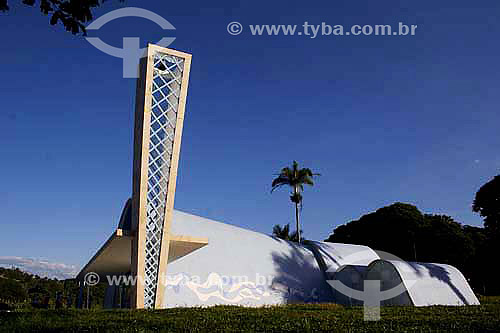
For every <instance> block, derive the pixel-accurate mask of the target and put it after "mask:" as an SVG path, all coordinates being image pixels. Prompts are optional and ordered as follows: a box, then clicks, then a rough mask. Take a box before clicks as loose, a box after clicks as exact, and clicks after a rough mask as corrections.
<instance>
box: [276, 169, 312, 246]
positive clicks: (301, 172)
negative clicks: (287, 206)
mask: <svg viewBox="0 0 500 333" xmlns="http://www.w3.org/2000/svg"><path fill="white" fill-rule="evenodd" d="M277 176H278V177H276V178H275V179H274V180H273V182H272V185H271V186H272V189H271V192H273V191H274V190H276V189H277V188H280V187H281V186H285V185H286V186H289V187H290V188H291V190H292V193H291V195H290V200H291V201H292V202H293V203H294V204H295V223H296V229H295V230H296V231H297V237H298V243H299V244H300V242H301V235H300V232H298V230H300V221H299V207H302V192H304V184H306V185H310V186H313V185H314V182H313V178H314V176H319V174H318V173H313V172H312V171H311V170H310V169H308V168H303V169H300V168H299V164H298V163H297V162H296V161H293V165H292V168H289V167H285V168H283V169H281V172H280V173H279V174H277Z"/></svg>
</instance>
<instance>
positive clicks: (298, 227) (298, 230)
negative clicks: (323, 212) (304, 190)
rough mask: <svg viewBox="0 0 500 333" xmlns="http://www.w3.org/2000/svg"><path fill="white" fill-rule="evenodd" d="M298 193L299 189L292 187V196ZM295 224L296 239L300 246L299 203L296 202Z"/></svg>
mask: <svg viewBox="0 0 500 333" xmlns="http://www.w3.org/2000/svg"><path fill="white" fill-rule="evenodd" d="M298 193H299V189H298V188H297V186H294V188H293V194H294V195H297V194H298ZM295 222H296V224H297V225H296V227H297V229H296V230H297V239H298V241H299V244H300V241H301V239H300V238H301V237H300V222H299V203H298V202H297V201H296V202H295Z"/></svg>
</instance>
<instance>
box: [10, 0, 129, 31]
mask: <svg viewBox="0 0 500 333" xmlns="http://www.w3.org/2000/svg"><path fill="white" fill-rule="evenodd" d="M121 1H123V0H121ZM21 2H22V3H23V4H25V5H28V6H31V7H34V6H39V7H40V11H41V12H42V13H43V14H44V15H48V16H50V21H49V22H50V24H51V25H56V24H57V23H61V24H62V25H63V26H64V28H65V29H66V31H70V32H71V33H73V34H78V33H80V32H81V33H83V34H84V35H86V30H85V23H86V22H89V21H92V19H93V16H92V9H94V8H96V7H99V6H100V5H101V4H102V2H103V0H38V1H37V0H22V1H21ZM8 10H9V4H8V0H0V11H4V12H5V11H8Z"/></svg>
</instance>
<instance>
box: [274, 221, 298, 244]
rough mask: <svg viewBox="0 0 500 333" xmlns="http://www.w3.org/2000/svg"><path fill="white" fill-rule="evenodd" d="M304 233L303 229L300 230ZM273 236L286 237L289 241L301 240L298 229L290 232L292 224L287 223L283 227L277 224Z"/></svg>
mask: <svg viewBox="0 0 500 333" xmlns="http://www.w3.org/2000/svg"><path fill="white" fill-rule="evenodd" d="M300 233H301V234H302V230H301V231H300ZM273 236H274V237H276V238H280V239H284V240H287V241H292V242H297V241H298V240H299V235H298V233H297V231H294V232H292V233H290V224H289V223H287V224H285V225H284V226H283V227H282V226H281V225H279V224H276V225H275V226H274V227H273Z"/></svg>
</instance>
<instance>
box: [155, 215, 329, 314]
mask: <svg viewBox="0 0 500 333" xmlns="http://www.w3.org/2000/svg"><path fill="white" fill-rule="evenodd" d="M172 233H173V234H176V235H186V236H194V237H208V239H209V244H208V245H206V246H204V247H202V248H201V249H198V250H196V251H194V252H192V253H190V254H188V255H187V256H185V257H182V258H180V259H178V260H176V261H174V262H172V263H169V264H168V267H167V276H168V279H167V287H166V288H165V295H164V306H165V307H175V306H200V305H201V306H205V305H216V304H237V305H246V306H260V305H268V304H285V303H293V302H327V301H331V300H332V291H331V287H330V286H329V285H328V284H327V283H326V280H325V279H324V276H323V272H322V271H321V269H320V267H319V266H318V264H317V262H316V260H315V258H314V256H313V254H312V252H311V251H310V250H308V249H306V248H305V247H303V246H298V245H297V244H295V243H291V242H287V241H283V240H280V239H276V238H274V237H271V236H268V235H264V234H261V233H257V232H253V231H250V230H245V229H242V228H238V227H235V226H232V225H229V224H224V223H220V222H216V221H212V220H209V219H205V218H202V217H198V216H194V215H191V214H187V213H183V212H179V211H174V216H173V223H172ZM245 280H246V282H245Z"/></svg>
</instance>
